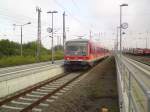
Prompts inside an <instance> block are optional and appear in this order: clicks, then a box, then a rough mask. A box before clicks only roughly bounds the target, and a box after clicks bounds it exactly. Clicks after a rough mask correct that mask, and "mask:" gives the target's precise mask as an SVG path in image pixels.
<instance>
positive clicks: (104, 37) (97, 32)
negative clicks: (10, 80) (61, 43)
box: [0, 0, 150, 48]
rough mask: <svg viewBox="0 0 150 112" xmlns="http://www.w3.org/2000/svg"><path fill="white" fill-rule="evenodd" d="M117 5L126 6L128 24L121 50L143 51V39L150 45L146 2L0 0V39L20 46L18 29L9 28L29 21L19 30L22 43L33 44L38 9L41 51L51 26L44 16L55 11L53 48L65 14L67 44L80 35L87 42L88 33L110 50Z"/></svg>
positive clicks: (117, 11) (45, 44) (115, 23)
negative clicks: (30, 42)
mask: <svg viewBox="0 0 150 112" xmlns="http://www.w3.org/2000/svg"><path fill="white" fill-rule="evenodd" d="M121 3H128V4H129V6H128V7H123V22H127V23H128V24H129V28H128V29H127V30H125V31H124V32H125V33H126V35H124V36H123V44H124V47H145V45H146V37H147V38H148V41H150V39H149V38H150V21H149V20H150V7H149V4H150V1H149V0H0V39H6V38H8V39H10V40H13V41H17V42H20V28H19V27H15V28H14V27H13V25H12V24H24V23H27V22H29V21H31V23H32V24H31V25H27V26H24V27H23V42H28V41H34V40H36V39H37V12H36V6H38V7H40V8H41V10H42V13H41V14H42V16H41V19H42V43H43V45H44V46H45V47H47V48H50V46H51V39H50V38H49V37H48V35H49V34H48V33H47V32H46V28H47V27H50V26H51V15H50V14H47V13H46V12H47V11H52V10H57V11H58V13H57V14H54V27H55V29H56V30H57V34H56V35H55V44H56V43H57V42H56V39H57V37H58V36H60V37H61V38H62V13H63V11H65V12H66V15H67V16H66V27H67V40H69V39H73V38H78V37H77V36H82V35H84V38H89V31H90V30H91V31H92V37H93V40H97V41H99V42H100V43H101V44H102V45H104V46H106V47H109V48H111V47H113V45H114V39H115V38H116V27H117V26H118V25H119V5H120V4H121ZM147 32H148V33H147ZM149 44H150V42H149V43H148V47H149V48H150V45H149Z"/></svg>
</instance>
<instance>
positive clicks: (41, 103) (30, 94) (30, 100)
mask: <svg viewBox="0 0 150 112" xmlns="http://www.w3.org/2000/svg"><path fill="white" fill-rule="evenodd" d="M83 74H85V71H84V72H75V73H67V74H63V75H60V76H59V77H57V78H55V79H53V80H47V81H44V82H42V83H41V84H39V85H37V86H34V87H33V88H30V89H28V90H26V91H23V92H21V93H19V94H17V95H14V96H12V97H9V98H7V99H4V100H3V101H1V102H0V112H32V111H33V112H41V111H42V109H43V108H45V107H48V106H49V103H51V102H53V101H55V99H57V98H58V97H59V95H62V94H63V93H64V92H66V91H67V90H68V88H67V87H68V86H69V85H71V84H72V83H73V82H75V81H76V80H77V79H79V77H80V76H82V75H83Z"/></svg>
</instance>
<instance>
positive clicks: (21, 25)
mask: <svg viewBox="0 0 150 112" xmlns="http://www.w3.org/2000/svg"><path fill="white" fill-rule="evenodd" d="M28 24H31V22H28V23H25V24H13V25H14V26H20V31H21V40H20V41H21V42H20V43H21V45H20V55H21V56H22V27H23V26H25V25H28Z"/></svg>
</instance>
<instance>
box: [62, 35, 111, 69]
mask: <svg viewBox="0 0 150 112" xmlns="http://www.w3.org/2000/svg"><path fill="white" fill-rule="evenodd" d="M108 55H109V51H108V50H107V49H105V48H104V47H101V46H100V45H99V44H96V43H94V42H92V41H91V40H87V39H81V38H80V39H74V40H69V41H67V42H66V44H65V56H64V66H65V68H66V69H67V70H68V69H70V70H71V69H81V68H87V67H89V66H93V65H94V63H95V62H97V61H98V60H100V59H102V58H105V57H107V56H108Z"/></svg>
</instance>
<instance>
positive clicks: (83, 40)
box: [67, 38, 89, 42]
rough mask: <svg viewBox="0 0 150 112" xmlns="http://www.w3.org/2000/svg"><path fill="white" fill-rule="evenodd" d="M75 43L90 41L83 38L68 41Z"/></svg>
mask: <svg viewBox="0 0 150 112" xmlns="http://www.w3.org/2000/svg"><path fill="white" fill-rule="evenodd" d="M75 41H80V42H88V41H89V40H88V39H83V38H78V39H72V40H68V41H67V42H75Z"/></svg>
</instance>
